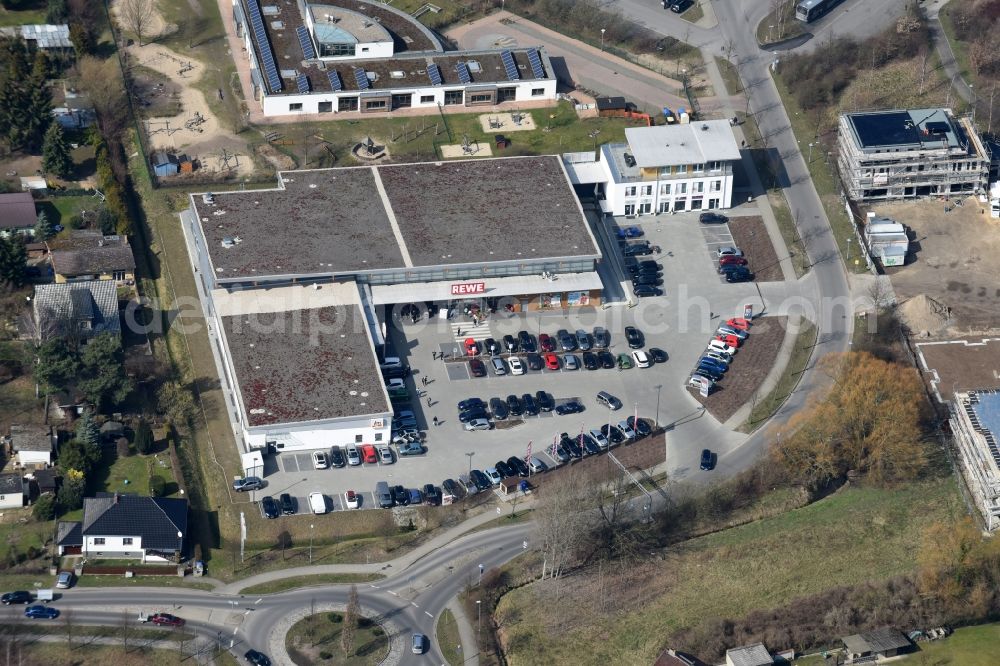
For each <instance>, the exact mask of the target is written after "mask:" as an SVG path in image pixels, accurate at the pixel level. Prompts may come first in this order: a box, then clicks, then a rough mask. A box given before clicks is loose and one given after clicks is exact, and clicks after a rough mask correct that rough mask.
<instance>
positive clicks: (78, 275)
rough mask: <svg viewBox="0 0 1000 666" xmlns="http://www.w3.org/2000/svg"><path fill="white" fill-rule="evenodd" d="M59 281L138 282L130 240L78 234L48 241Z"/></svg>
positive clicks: (121, 237)
mask: <svg viewBox="0 0 1000 666" xmlns="http://www.w3.org/2000/svg"><path fill="white" fill-rule="evenodd" d="M47 244H48V248H49V256H50V258H51V261H52V270H53V272H54V273H55V281H56V282H57V283H62V282H80V281H87V280H114V281H115V282H116V283H118V284H131V283H132V282H134V281H135V257H134V256H133V255H132V246H131V245H129V242H128V237H127V236H105V235H104V234H102V233H101V232H100V231H86V230H85V231H74V232H73V233H72V234H70V235H69V236H68V237H66V238H56V239H52V240H50V241H48V243H47Z"/></svg>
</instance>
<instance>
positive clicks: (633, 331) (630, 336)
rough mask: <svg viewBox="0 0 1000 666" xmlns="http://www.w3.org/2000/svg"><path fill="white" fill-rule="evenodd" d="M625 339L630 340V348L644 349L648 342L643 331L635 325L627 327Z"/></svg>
mask: <svg viewBox="0 0 1000 666" xmlns="http://www.w3.org/2000/svg"><path fill="white" fill-rule="evenodd" d="M625 340H626V341H628V348H629V349H642V347H643V345H645V344H646V339H645V337H644V336H643V334H642V331H640V330H639V329H637V328H636V327H635V326H626V327H625Z"/></svg>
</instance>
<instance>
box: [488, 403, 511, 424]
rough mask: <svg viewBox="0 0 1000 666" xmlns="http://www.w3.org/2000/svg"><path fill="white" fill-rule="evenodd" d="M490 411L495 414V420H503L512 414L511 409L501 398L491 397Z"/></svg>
mask: <svg viewBox="0 0 1000 666" xmlns="http://www.w3.org/2000/svg"><path fill="white" fill-rule="evenodd" d="M490 413H491V414H493V419H494V420H496V421H503V420H504V419H506V418H507V416H508V415H509V414H510V409H508V407H507V403H506V402H504V401H503V400H501V399H500V398H490Z"/></svg>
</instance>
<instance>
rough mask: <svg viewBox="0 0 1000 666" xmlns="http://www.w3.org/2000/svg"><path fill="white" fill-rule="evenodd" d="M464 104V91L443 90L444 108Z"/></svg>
mask: <svg viewBox="0 0 1000 666" xmlns="http://www.w3.org/2000/svg"><path fill="white" fill-rule="evenodd" d="M463 102H465V91H464V90H445V91H444V103H445V106H450V105H454V104H462V103H463Z"/></svg>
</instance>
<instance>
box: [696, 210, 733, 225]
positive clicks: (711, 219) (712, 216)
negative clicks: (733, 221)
mask: <svg viewBox="0 0 1000 666" xmlns="http://www.w3.org/2000/svg"><path fill="white" fill-rule="evenodd" d="M698 221H699V222H701V223H702V224H722V223H724V222H728V221H729V218H728V217H726V216H725V215H720V214H719V213H702V214H701V215H699V216H698Z"/></svg>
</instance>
